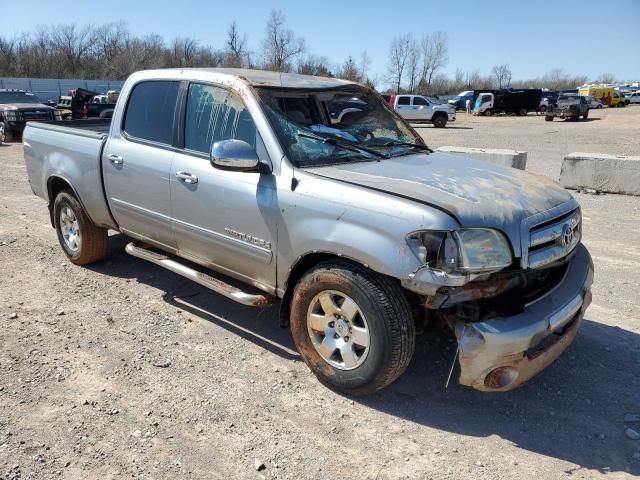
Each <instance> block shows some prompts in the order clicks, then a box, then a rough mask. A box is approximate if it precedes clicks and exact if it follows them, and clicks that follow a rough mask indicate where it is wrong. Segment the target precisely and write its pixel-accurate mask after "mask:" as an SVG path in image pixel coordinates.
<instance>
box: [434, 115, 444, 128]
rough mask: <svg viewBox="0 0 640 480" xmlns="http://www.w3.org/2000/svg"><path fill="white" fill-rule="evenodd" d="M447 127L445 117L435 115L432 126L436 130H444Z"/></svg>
mask: <svg viewBox="0 0 640 480" xmlns="http://www.w3.org/2000/svg"><path fill="white" fill-rule="evenodd" d="M446 125H447V117H445V116H444V115H436V117H435V118H434V119H433V126H434V127H436V128H444V127H445V126H446Z"/></svg>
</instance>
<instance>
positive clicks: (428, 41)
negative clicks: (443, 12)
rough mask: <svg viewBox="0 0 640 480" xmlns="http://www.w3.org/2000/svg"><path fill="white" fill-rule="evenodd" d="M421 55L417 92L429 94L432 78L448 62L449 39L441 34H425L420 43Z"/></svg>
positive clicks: (444, 34)
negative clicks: (420, 70)
mask: <svg viewBox="0 0 640 480" xmlns="http://www.w3.org/2000/svg"><path fill="white" fill-rule="evenodd" d="M420 49H421V53H422V72H421V74H420V82H419V90H420V92H421V93H430V89H431V82H432V81H433V76H434V75H435V74H436V73H437V72H438V71H440V70H441V69H442V68H444V67H445V66H446V65H447V63H448V61H449V39H448V38H447V34H446V33H443V32H435V33H432V34H429V33H426V34H424V35H423V36H422V40H421V42H420Z"/></svg>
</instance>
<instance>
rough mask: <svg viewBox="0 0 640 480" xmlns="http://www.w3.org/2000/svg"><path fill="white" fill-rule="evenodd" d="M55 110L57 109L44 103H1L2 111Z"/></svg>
mask: <svg viewBox="0 0 640 480" xmlns="http://www.w3.org/2000/svg"><path fill="white" fill-rule="evenodd" d="M34 108H35V109H37V110H55V108H53V107H50V106H49V105H44V104H42V103H0V110H33V109H34Z"/></svg>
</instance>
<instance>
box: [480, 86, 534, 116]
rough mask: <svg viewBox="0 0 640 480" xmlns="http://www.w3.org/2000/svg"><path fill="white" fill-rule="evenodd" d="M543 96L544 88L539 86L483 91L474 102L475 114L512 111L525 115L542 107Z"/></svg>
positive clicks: (512, 112) (486, 114)
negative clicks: (538, 87)
mask: <svg viewBox="0 0 640 480" xmlns="http://www.w3.org/2000/svg"><path fill="white" fill-rule="evenodd" d="M476 93H478V92H476ZM541 96H542V90H540V89H537V88H531V89H521V90H512V89H510V88H508V89H502V90H486V91H482V92H480V93H478V96H477V97H476V99H475V103H474V104H473V114H474V115H485V116H487V117H490V116H491V115H493V114H494V113H511V114H516V115H520V116H524V115H526V114H527V113H529V112H535V111H537V110H538V109H539V108H540V98H541Z"/></svg>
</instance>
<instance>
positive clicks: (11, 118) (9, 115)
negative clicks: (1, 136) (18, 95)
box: [3, 110, 17, 122]
mask: <svg viewBox="0 0 640 480" xmlns="http://www.w3.org/2000/svg"><path fill="white" fill-rule="evenodd" d="M3 116H4V118H5V119H6V120H7V121H8V122H15V121H16V119H17V115H16V112H15V110H5V111H4V114H3Z"/></svg>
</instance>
